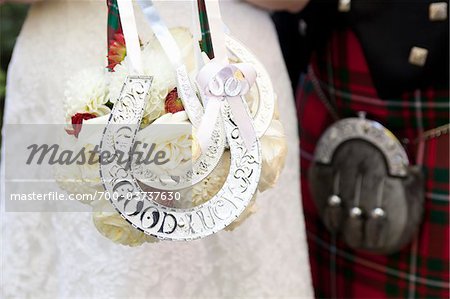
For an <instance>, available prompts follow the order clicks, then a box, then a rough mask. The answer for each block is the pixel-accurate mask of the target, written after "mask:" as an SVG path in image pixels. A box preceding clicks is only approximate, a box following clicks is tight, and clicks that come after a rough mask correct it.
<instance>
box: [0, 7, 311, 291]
mask: <svg viewBox="0 0 450 299" xmlns="http://www.w3.org/2000/svg"><path fill="white" fill-rule="evenodd" d="M105 2H106V1H104V0H103V1H95V2H94V1H69V2H63V1H62V0H61V1H57V0H56V1H44V2H41V3H37V4H34V5H33V6H32V7H31V9H30V12H29V15H28V18H27V20H26V22H25V24H24V26H23V29H22V32H21V34H20V36H19V38H18V40H17V45H16V48H15V50H14V54H13V57H12V61H11V64H10V67H9V72H8V78H7V98H6V108H5V124H11V123H28V124H45V123H55V124H56V123H63V121H64V115H63V113H62V101H63V90H64V83H65V81H66V80H67V79H68V77H69V76H70V74H71V73H72V72H76V71H79V70H81V69H83V68H86V67H89V66H95V65H98V66H104V65H105V56H106V50H105V48H106V19H107V18H106V15H107V10H106V3H105ZM157 6H158V7H159V8H160V11H161V13H162V15H163V16H164V19H165V20H166V22H167V23H168V25H170V26H175V25H184V26H186V27H189V26H190V24H191V23H190V22H191V20H190V12H191V11H190V4H189V3H186V2H182V1H175V2H171V3H169V2H168V1H164V2H163V3H157ZM222 8H223V14H224V19H225V22H226V23H227V25H228V27H229V28H230V30H231V32H232V33H233V35H234V36H235V37H237V38H238V39H239V40H241V41H243V42H244V43H245V44H246V45H247V46H248V47H249V48H250V49H251V50H253V52H254V53H255V54H256V55H257V56H258V57H259V58H260V60H261V61H262V63H263V64H264V65H265V66H266V68H267V69H268V71H269V73H270V75H271V77H272V79H273V83H274V86H275V89H276V92H277V94H278V96H279V105H280V111H281V120H282V122H283V123H284V126H285V129H286V133H287V139H288V144H289V154H288V157H287V161H286V167H285V169H284V171H283V173H282V175H281V178H280V181H279V184H278V185H277V187H276V188H274V189H272V190H269V191H267V192H265V193H263V194H261V195H260V196H259V197H258V200H257V208H258V211H257V213H256V214H255V215H253V216H252V217H250V218H249V219H248V220H247V221H246V222H244V223H243V224H242V225H241V226H240V227H238V228H237V229H236V230H234V231H233V232H219V233H218V234H215V235H212V236H210V237H207V238H206V239H203V240H197V241H193V242H159V243H157V244H144V245H143V246H141V247H137V248H129V247H125V246H122V245H117V244H114V243H112V242H111V241H110V240H107V239H105V238H104V237H103V236H101V235H100V234H99V233H98V232H97V231H96V229H95V227H94V225H93V223H92V219H91V215H90V213H75V212H71V213H68V212H66V213H10V212H8V213H7V212H5V210H4V209H5V207H4V203H3V204H2V215H1V216H2V217H1V218H2V265H1V269H2V295H3V297H2V298H11V297H20V298H24V297H27V298H153V297H157V298H160V297H177V298H185V297H204V298H212V297H230V298H235V297H250V296H251V297H255V296H256V297H297V298H310V297H313V292H312V287H311V279H310V269H309V262H308V255H307V245H306V238H305V229H304V223H303V213H302V208H301V201H300V197H299V193H300V192H299V170H298V169H299V167H298V165H299V161H298V156H299V155H298V138H297V120H296V117H295V115H296V114H295V106H294V100H293V98H292V95H291V94H292V91H291V87H290V83H289V81H288V80H289V79H288V76H287V72H286V69H285V66H284V64H283V60H282V56H281V53H280V49H279V45H278V40H277V36H276V32H275V30H274V27H273V25H272V22H271V20H270V17H269V16H268V14H267V13H265V12H263V11H260V10H257V9H255V8H253V7H251V6H249V5H247V4H245V3H242V2H238V1H223V2H222ZM186 12H188V13H187V15H186ZM137 18H138V29H139V32H140V33H142V34H143V36H144V39H145V37H146V36H149V35H150V34H151V32H150V29H149V28H148V26H147V24H146V23H145V22H144V19H143V16H142V14H141V13H137ZM7 138H8V137H7ZM27 138H32V136H29V137H27ZM4 142H8V140H4ZM4 159H8V157H5V156H3V161H4ZM2 201H3V202H4V200H2Z"/></svg>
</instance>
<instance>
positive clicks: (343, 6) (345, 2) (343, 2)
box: [338, 0, 352, 12]
mask: <svg viewBox="0 0 450 299" xmlns="http://www.w3.org/2000/svg"><path fill="white" fill-rule="evenodd" d="M351 3H352V1H351V0H339V5H338V10H339V11H340V12H349V11H350V8H351Z"/></svg>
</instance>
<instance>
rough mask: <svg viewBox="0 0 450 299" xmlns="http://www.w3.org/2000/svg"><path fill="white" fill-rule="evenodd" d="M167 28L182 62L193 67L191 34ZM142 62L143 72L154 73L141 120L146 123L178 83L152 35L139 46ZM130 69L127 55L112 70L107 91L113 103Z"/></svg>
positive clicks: (153, 117) (173, 71)
mask: <svg viewBox="0 0 450 299" xmlns="http://www.w3.org/2000/svg"><path fill="white" fill-rule="evenodd" d="M170 32H171V33H172V35H173V37H174V38H175V41H176V42H177V44H178V46H179V48H180V50H181V54H182V57H183V62H184V64H185V65H186V67H187V69H188V71H190V70H193V69H194V54H193V53H194V51H193V44H192V42H193V41H192V35H191V34H190V32H189V31H188V30H187V29H185V28H173V29H171V30H170ZM142 64H143V74H144V75H147V76H153V82H152V86H151V89H150V94H149V98H148V99H147V104H146V107H145V110H144V117H143V124H149V123H151V122H153V121H154V120H155V119H157V118H158V117H160V116H161V115H162V114H164V113H165V110H164V104H165V100H166V97H167V95H168V93H169V92H170V91H172V90H173V89H174V88H175V87H176V86H177V79H176V74H175V70H174V68H173V66H172V64H171V63H170V61H169V59H168V58H167V55H166V53H165V52H164V51H163V49H162V48H161V45H160V44H159V42H158V40H157V39H156V38H155V37H153V38H152V40H150V41H149V43H148V44H147V45H146V46H145V47H144V49H143V50H142ZM129 72H130V62H129V58H128V57H125V59H124V61H122V63H121V64H119V65H117V66H116V67H115V68H114V72H113V73H112V74H111V88H110V92H111V101H112V102H113V103H114V102H115V101H116V100H117V99H118V98H119V95H120V91H121V89H122V86H123V83H124V82H125V79H126V77H127V76H128V75H129Z"/></svg>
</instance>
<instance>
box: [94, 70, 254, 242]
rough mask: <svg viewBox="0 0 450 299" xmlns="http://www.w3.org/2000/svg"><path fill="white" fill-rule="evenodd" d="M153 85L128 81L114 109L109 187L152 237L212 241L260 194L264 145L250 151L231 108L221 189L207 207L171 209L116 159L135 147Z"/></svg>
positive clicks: (106, 142)
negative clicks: (226, 163) (228, 160)
mask: <svg viewBox="0 0 450 299" xmlns="http://www.w3.org/2000/svg"><path fill="white" fill-rule="evenodd" d="M151 81H152V78H151V77H139V76H135V77H133V76H130V77H128V78H127V80H126V82H125V84H124V87H123V89H122V92H121V95H120V97H119V99H118V100H117V102H116V104H115V105H114V108H113V111H112V115H111V117H110V120H109V122H108V125H107V126H106V128H105V131H104V134H103V137H102V141H101V144H100V148H101V152H104V151H107V152H109V153H112V156H111V157H112V158H111V159H110V160H109V161H101V163H100V175H101V178H102V181H103V184H104V187H105V189H106V190H107V192H108V193H109V195H110V196H109V199H110V201H111V203H112V205H113V206H114V207H115V208H116V210H117V211H118V212H119V213H120V214H121V215H122V217H124V218H125V219H126V220H127V221H128V222H129V223H131V224H132V225H133V226H134V227H136V228H137V229H140V230H142V231H143V232H145V233H146V234H149V235H152V236H155V237H157V238H160V239H166V240H193V239H198V238H202V237H205V236H208V235H210V234H213V233H215V232H217V231H219V230H221V229H223V228H225V227H226V226H228V225H229V224H230V223H231V222H233V221H234V220H235V219H236V218H237V217H238V216H239V215H240V214H241V213H242V212H243V211H244V209H245V208H246V206H247V205H248V203H249V202H250V200H251V199H252V197H253V195H254V193H255V192H256V189H257V185H258V182H259V178H260V175H261V159H262V158H261V147H260V143H259V140H257V141H256V142H255V143H254V144H253V146H252V148H251V149H247V147H246V146H245V143H244V141H243V139H242V137H241V136H240V132H239V129H238V128H237V126H236V124H235V122H234V120H233V115H232V113H231V109H230V108H229V107H228V106H225V109H223V111H222V119H223V120H224V121H223V127H224V130H225V134H226V135H225V136H226V138H227V141H228V143H229V145H230V152H231V163H230V170H229V173H228V176H227V179H226V181H225V183H224V185H223V186H222V188H221V190H219V192H218V193H217V194H216V195H214V196H213V197H212V198H211V199H210V200H209V201H207V202H205V203H204V204H202V205H199V206H196V207H194V208H188V209H175V208H170V207H167V206H163V205H161V204H159V203H157V202H155V201H153V200H152V199H150V198H149V197H148V196H147V195H146V193H145V192H143V191H142V189H141V187H140V185H139V184H138V183H137V181H136V179H135V177H134V175H133V172H132V171H130V169H127V167H125V166H124V165H122V164H120V163H118V161H116V159H113V157H115V155H116V154H117V153H118V151H119V150H120V151H122V153H127V152H129V151H127V149H128V150H129V149H131V147H132V146H133V143H134V138H135V136H136V133H137V131H138V129H139V124H140V121H141V118H142V112H143V108H144V105H145V99H146V97H147V95H148V92H149V90H150V87H151ZM105 162H106V163H105Z"/></svg>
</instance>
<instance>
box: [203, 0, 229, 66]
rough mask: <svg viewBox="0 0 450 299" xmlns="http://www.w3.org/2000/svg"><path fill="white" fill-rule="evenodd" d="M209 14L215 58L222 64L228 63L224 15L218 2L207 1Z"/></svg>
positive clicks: (214, 0)
mask: <svg viewBox="0 0 450 299" xmlns="http://www.w3.org/2000/svg"><path fill="white" fill-rule="evenodd" d="M205 6H206V11H207V14H208V23H209V31H210V33H211V40H212V44H213V49H214V58H215V59H217V61H219V62H221V63H228V55H227V45H226V39H225V33H224V31H223V27H224V26H223V21H222V14H221V13H220V5H219V1H218V0H205Z"/></svg>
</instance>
